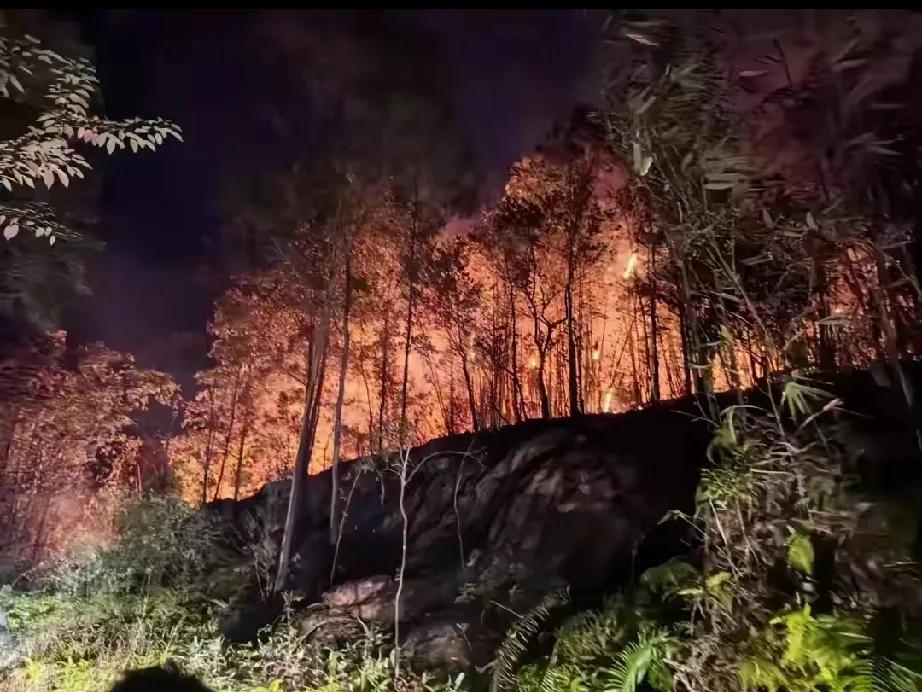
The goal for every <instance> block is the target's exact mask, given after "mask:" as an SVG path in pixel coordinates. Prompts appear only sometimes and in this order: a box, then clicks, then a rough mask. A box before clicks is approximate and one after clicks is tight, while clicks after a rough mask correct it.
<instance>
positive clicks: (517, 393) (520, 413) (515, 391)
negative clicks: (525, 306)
mask: <svg viewBox="0 0 922 692" xmlns="http://www.w3.org/2000/svg"><path fill="white" fill-rule="evenodd" d="M509 324H510V326H511V328H512V334H511V336H512V343H511V345H510V350H511V357H510V362H511V364H512V367H511V371H512V402H513V406H512V408H513V411H514V413H515V422H516V423H521V422H522V420H523V419H524V418H525V396H524V395H523V394H522V380H521V378H520V377H519V355H518V351H519V325H518V320H517V319H516V314H515V293H514V291H513V290H512V287H511V286H510V287H509Z"/></svg>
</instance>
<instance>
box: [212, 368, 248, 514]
mask: <svg viewBox="0 0 922 692" xmlns="http://www.w3.org/2000/svg"><path fill="white" fill-rule="evenodd" d="M242 370H243V365H242V364H241V365H238V366H237V372H236V373H234V388H233V389H232V390H231V405H230V421H229V422H228V424H227V435H226V436H225V437H224V454H223V455H222V456H221V467H220V468H219V469H218V482H217V483H216V484H215V488H214V495H213V496H212V498H211V499H212V501H214V500H217V499H218V495H219V494H220V493H221V484H222V483H223V482H224V470H225V468H227V456H228V454H229V453H230V441H231V435H233V434H234V421H235V420H236V418H237V398H238V394H239V393H240V373H241V371H242Z"/></svg>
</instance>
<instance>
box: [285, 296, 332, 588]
mask: <svg viewBox="0 0 922 692" xmlns="http://www.w3.org/2000/svg"><path fill="white" fill-rule="evenodd" d="M329 327H330V314H329V303H328V302H325V304H324V308H323V312H322V313H321V316H320V323H319V325H318V327H317V330H316V332H315V333H314V338H313V339H311V345H310V358H309V362H308V368H309V371H308V376H307V386H306V387H305V388H304V417H303V419H302V422H301V434H300V436H299V438H298V453H297V455H296V456H295V466H294V474H293V475H292V479H291V492H290V493H289V495H288V512H287V514H286V516H285V529H284V532H283V533H282V546H281V550H280V551H279V565H278V571H277V573H276V576H275V586H274V591H275V592H276V593H278V592H280V591H282V590H283V589H284V588H285V585H286V584H287V582H288V568H289V563H290V561H291V552H292V548H293V546H294V539H295V531H296V530H297V526H298V519H299V518H300V516H301V508H302V505H303V496H304V491H305V487H306V485H307V473H308V467H309V466H310V459H311V451H312V449H313V446H314V435H315V433H316V431H317V425H316V424H317V419H316V416H317V411H318V408H319V406H318V404H319V399H320V394H321V390H322V388H323V366H324V360H325V355H326V344H327V338H328V336H329Z"/></svg>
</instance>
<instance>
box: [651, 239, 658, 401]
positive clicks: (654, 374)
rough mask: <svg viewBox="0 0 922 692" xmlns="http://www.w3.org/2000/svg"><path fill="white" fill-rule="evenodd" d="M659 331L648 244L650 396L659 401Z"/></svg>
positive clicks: (654, 269)
mask: <svg viewBox="0 0 922 692" xmlns="http://www.w3.org/2000/svg"><path fill="white" fill-rule="evenodd" d="M658 338H659V332H658V330H657V323H656V253H655V252H653V245H652V243H651V245H650V371H651V372H650V375H651V378H650V398H651V399H652V400H653V401H659V399H660V391H659V344H658V343H657V339H658Z"/></svg>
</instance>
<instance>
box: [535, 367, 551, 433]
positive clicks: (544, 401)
mask: <svg viewBox="0 0 922 692" xmlns="http://www.w3.org/2000/svg"><path fill="white" fill-rule="evenodd" d="M546 361H547V354H546V353H545V352H544V351H541V352H540V353H539V354H538V370H537V372H535V376H536V377H537V378H538V397H539V398H540V400H541V417H542V418H550V417H551V400H550V397H548V395H547V385H546V384H545V382H544V367H545V363H546Z"/></svg>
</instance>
